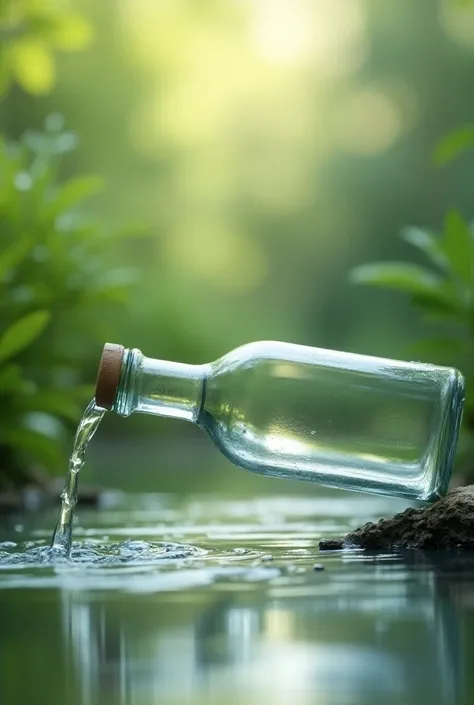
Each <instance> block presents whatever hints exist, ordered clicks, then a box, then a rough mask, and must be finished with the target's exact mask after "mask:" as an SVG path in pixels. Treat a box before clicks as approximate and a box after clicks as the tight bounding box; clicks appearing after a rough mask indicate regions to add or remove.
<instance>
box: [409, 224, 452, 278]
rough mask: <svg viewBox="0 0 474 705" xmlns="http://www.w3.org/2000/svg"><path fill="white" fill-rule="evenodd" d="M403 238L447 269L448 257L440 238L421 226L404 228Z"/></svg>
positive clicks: (434, 262) (439, 265) (436, 263)
mask: <svg viewBox="0 0 474 705" xmlns="http://www.w3.org/2000/svg"><path fill="white" fill-rule="evenodd" d="M401 235H402V238H403V239H404V240H405V242H408V243H409V244H410V245H413V247H417V248H418V249H419V250H421V252H423V254H425V255H426V256H427V257H428V258H429V259H430V260H431V262H433V264H435V265H437V266H438V267H441V268H442V269H445V268H446V266H447V264H448V258H447V256H446V254H445V253H444V251H443V247H442V244H441V241H440V240H439V238H437V237H435V236H434V235H432V234H431V233H429V232H427V231H426V230H421V228H415V227H407V228H404V229H403V230H402V233H401Z"/></svg>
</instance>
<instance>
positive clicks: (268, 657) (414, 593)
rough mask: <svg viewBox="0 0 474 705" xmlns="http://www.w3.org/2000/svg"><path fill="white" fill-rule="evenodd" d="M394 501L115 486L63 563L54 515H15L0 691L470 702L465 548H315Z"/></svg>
mask: <svg viewBox="0 0 474 705" xmlns="http://www.w3.org/2000/svg"><path fill="white" fill-rule="evenodd" d="M403 506H405V505H404V503H403V502H401V501H395V500H389V499H384V498H377V497H370V496H364V495H356V494H354V495H350V494H345V493H341V492H339V493H336V492H334V493H329V492H326V491H324V493H323V494H321V495H320V494H319V490H318V493H317V494H316V496H312V497H308V498H305V497H283V498H282V497H260V498H254V499H252V500H248V499H245V500H238V499H235V500H230V499H229V498H228V497H225V496H218V495H195V496H187V497H182V496H177V495H174V494H169V495H135V496H130V495H129V496H122V495H120V494H110V495H108V496H106V497H105V501H104V507H103V508H102V509H101V510H100V511H84V510H81V511H79V512H78V514H79V516H78V517H77V521H76V526H75V530H74V543H73V546H72V553H71V560H70V561H68V560H65V559H64V560H51V555H50V553H49V552H48V544H49V539H50V535H51V526H52V524H53V523H54V513H53V512H52V513H51V514H48V515H43V516H37V517H35V518H34V519H29V520H28V521H29V524H28V525H26V524H25V520H24V519H23V520H22V519H20V518H18V517H17V518H16V519H15V518H14V519H12V520H11V521H9V522H8V525H6V526H4V527H3V529H2V535H1V539H2V542H1V543H0V610H1V617H0V619H1V624H2V628H1V629H2V631H1V637H2V638H1V645H0V649H1V653H0V657H1V658H0V664H1V665H0V669H1V671H0V702H2V703H8V705H17V704H20V703H26V702H34V703H38V704H39V705H43V703H44V705H55V704H56V703H58V705H59V703H61V705H63V704H64V703H65V702H67V703H68V705H75V704H76V703H77V704H78V705H86V704H87V705H95V704H99V703H100V705H109V703H110V705H112V703H113V704H114V705H122V704H124V703H127V704H128V703H130V704H133V705H148V704H149V705H151V704H152V703H158V702H159V703H160V704H164V705H168V704H169V705H178V704H179V705H181V704H183V703H191V704H193V705H194V704H196V705H197V704H198V703H199V704H201V703H203V704H204V703H206V704H209V703H210V704H211V705H213V704H214V703H216V705H217V703H219V705H234V704H235V705H237V704H238V705H240V704H241V703H242V704H243V703H245V704H246V705H254V704H255V705H257V704H258V705H261V704H262V705H266V703H268V702H271V703H272V704H273V703H275V704H276V705H278V704H279V703H282V704H283V703H285V705H286V704H288V703H291V704H292V705H303V704H304V705H306V704H307V703H308V704H309V703H320V702H321V703H325V704H326V703H327V704H333V703H334V704H336V703H337V704H339V703H340V704H341V705H349V704H351V705H352V703H353V704H354V705H356V704H357V705H361V704H364V705H371V704H372V703H374V705H375V704H377V705H379V704H380V703H384V704H385V705H387V704H388V705H391V704H392V703H397V704H398V703H400V704H401V703H403V704H404V705H411V704H412V703H413V705H415V703H416V705H423V704H424V703H426V704H427V705H428V703H429V704H430V705H433V704H439V705H444V704H448V703H449V704H452V703H472V702H473V701H474V682H473V678H472V675H471V673H470V670H472V669H470V668H469V664H470V663H472V659H473V656H474V558H472V557H470V556H465V555H462V554H452V555H446V554H431V555H429V554H419V553H414V552H408V553H405V554H379V555H368V554H365V553H363V552H360V551H356V552H348V553H321V554H319V552H318V550H317V548H316V547H317V542H318V540H319V539H320V538H321V537H322V536H325V537H330V536H332V535H334V536H339V535H341V534H342V533H344V532H346V531H347V530H349V529H350V528H353V527H354V526H356V525H357V524H359V523H361V522H363V521H366V520H368V519H376V518H377V517H379V516H383V515H386V514H388V513H390V512H393V511H397V510H398V509H400V508H402V507H403ZM315 565H316V569H315ZM321 565H322V567H323V569H322V570H321Z"/></svg>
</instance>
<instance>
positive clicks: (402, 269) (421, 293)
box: [351, 210, 474, 419]
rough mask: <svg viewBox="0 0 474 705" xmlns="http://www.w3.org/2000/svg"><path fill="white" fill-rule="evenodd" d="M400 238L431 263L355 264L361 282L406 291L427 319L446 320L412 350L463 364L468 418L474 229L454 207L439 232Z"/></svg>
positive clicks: (472, 377) (472, 407) (473, 401)
mask: <svg viewBox="0 0 474 705" xmlns="http://www.w3.org/2000/svg"><path fill="white" fill-rule="evenodd" d="M402 237H403V238H404V239H405V240H406V241H407V242H408V243H410V244H411V245H413V246H414V247H416V248H418V249H419V250H420V251H421V252H422V253H423V255H424V256H425V257H426V259H427V260H428V263H429V265H430V266H429V267H423V266H419V265H416V264H412V263H391V262H390V263H388V262H376V263H371V264H364V265H361V266H359V267H356V268H355V269H354V270H353V271H352V273H351V280H352V281H353V282H354V283H357V284H366V285H369V286H373V287H381V288H388V289H395V290H398V291H402V292H403V293H405V294H408V295H409V296H410V297H411V301H412V303H413V305H414V306H416V307H417V308H419V309H420V310H421V312H422V314H423V315H424V317H425V318H426V319H427V321H428V322H429V323H433V322H436V323H438V324H439V323H442V324H443V331H442V335H441V336H439V337H435V338H429V339H424V340H420V341H418V342H417V343H416V344H415V345H414V346H413V347H412V350H411V352H412V354H413V355H416V356H417V357H418V358H421V359H424V360H426V361H427V362H433V363H439V364H446V365H452V366H455V367H458V368H460V369H461V370H462V371H463V373H464V375H465V376H466V378H467V381H468V385H467V388H468V392H467V400H466V402H467V409H468V414H467V415H466V418H467V419H472V411H474V395H473V391H472V387H473V383H474V365H473V362H472V360H473V359H474V358H473V354H474V266H473V265H474V229H473V228H472V227H471V226H470V225H469V224H468V223H467V222H466V220H465V219H464V218H463V216H462V215H461V213H459V211H457V210H452V211H450V212H449V213H448V214H447V216H446V218H445V222H444V228H443V232H442V233H441V234H439V235H436V234H434V233H430V232H428V231H425V230H420V229H418V228H407V229H406V230H404V231H403V232H402Z"/></svg>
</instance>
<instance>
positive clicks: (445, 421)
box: [115, 341, 464, 500]
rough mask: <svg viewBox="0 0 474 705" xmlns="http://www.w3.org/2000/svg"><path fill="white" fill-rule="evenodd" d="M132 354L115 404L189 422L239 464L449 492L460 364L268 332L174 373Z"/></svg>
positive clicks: (372, 485) (366, 484)
mask: <svg viewBox="0 0 474 705" xmlns="http://www.w3.org/2000/svg"><path fill="white" fill-rule="evenodd" d="M132 353H134V354H135V355H136V356H137V358H136V360H135V361H134V362H133V361H132V362H131V363H130V364H129V368H130V374H129V379H128V382H126V381H125V380H124V381H123V382H121V392H122V393H121V394H120V393H119V394H118V396H117V400H118V402H117V407H116V408H115V410H116V411H118V413H122V414H127V413H131V412H132V411H143V412H145V413H158V414H161V415H167V416H178V417H180V418H183V419H187V420H190V421H193V422H195V423H197V424H198V425H200V426H201V427H202V428H204V429H205V431H206V432H207V433H208V434H209V436H210V437H211V438H212V440H213V441H214V443H215V444H216V445H217V447H218V448H219V450H220V451H221V452H222V453H223V454H224V455H225V456H226V457H227V458H228V459H229V460H230V461H231V462H233V463H234V464H236V465H239V466H241V467H243V468H245V469H247V470H250V471H252V472H257V473H261V474H264V475H270V476H275V477H282V478H287V479H300V480H309V481H312V482H318V483H321V484H324V485H329V486H333V487H339V488H342V489H350V490H361V491H366V492H376V493H380V494H388V495H394V496H403V497H407V498H410V499H419V500H432V499H435V498H437V497H439V496H442V495H443V494H445V492H446V490H447V486H448V482H449V477H450V474H451V469H452V464H453V460H454V454H455V448H456V442H457V437H458V432H459V426H460V422H461V415H462V408H463V401H464V380H463V377H462V375H461V374H460V373H459V372H458V371H457V370H454V369H450V368H445V367H438V366H434V365H426V364H423V363H414V362H410V363H408V362H399V361H393V360H385V359H381V358H375V357H370V356H364V355H354V354H349V353H342V352H336V351H330V350H322V349H318V348H310V347H306V346H301V345H292V344H288V343H276V342H267V341H264V342H259V343H250V344H247V345H244V346H242V347H240V348H237V349H236V350H234V351H232V352H231V353H229V354H227V355H224V356H223V357H222V358H220V359H219V360H217V361H216V362H213V363H211V364H209V365H198V366H193V365H178V366H177V367H176V368H175V369H174V372H173V373H171V372H170V371H169V368H166V366H167V365H174V366H176V365H177V363H164V362H162V361H150V358H143V356H141V362H140V357H139V355H140V354H139V353H138V351H131V353H130V354H132ZM154 365H157V369H158V368H159V367H160V365H162V366H163V365H164V366H165V368H166V369H167V370H168V372H166V373H165V374H163V370H161V372H157V373H156V374H155V373H154V372H153V366H154ZM140 366H141V372H140ZM177 371H178V372H179V373H180V375H181V376H179V375H178V378H177V379H178V382H176V389H177V390H178V391H177V393H176V394H175V392H174V391H173V389H172V386H173V385H172V384H171V383H170V381H169V380H170V376H173V375H174V374H175V372H177ZM133 372H135V378H134V381H133V379H132V378H133ZM155 372H156V370H155ZM125 377H126V376H125ZM163 379H164V380H167V381H165V382H162V380H163ZM186 379H188V380H189V383H187V382H186ZM186 385H187V386H186ZM132 390H134V391H133V394H132ZM119 392H120V390H119ZM176 410H178V411H176Z"/></svg>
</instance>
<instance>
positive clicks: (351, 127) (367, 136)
mask: <svg viewBox="0 0 474 705" xmlns="http://www.w3.org/2000/svg"><path fill="white" fill-rule="evenodd" d="M402 122H403V120H402V113H401V109H400V107H399V106H398V105H397V104H396V103H395V101H394V100H393V99H392V98H391V97H389V96H388V95H386V94H384V93H382V92H381V91H379V90H374V89H364V90H359V91H357V92H355V93H353V94H352V95H349V96H348V97H347V98H346V100H345V101H344V102H343V104H342V105H341V107H340V110H339V114H338V115H337V117H336V121H335V128H336V137H337V139H338V141H339V144H340V146H341V147H342V148H343V149H344V150H346V151H348V152H351V153H353V154H359V155H364V156H372V155H377V154H381V153H383V152H385V151H386V150H388V149H389V148H390V147H391V146H392V145H393V144H394V143H395V141H396V140H397V138H398V137H399V135H400V133H401V129H402Z"/></svg>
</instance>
